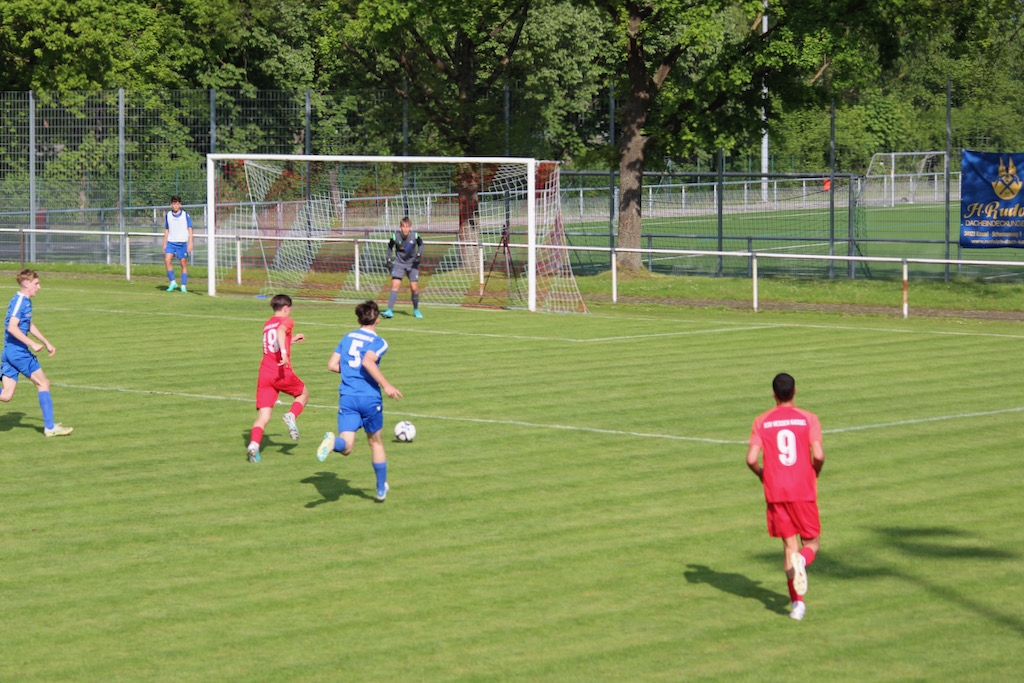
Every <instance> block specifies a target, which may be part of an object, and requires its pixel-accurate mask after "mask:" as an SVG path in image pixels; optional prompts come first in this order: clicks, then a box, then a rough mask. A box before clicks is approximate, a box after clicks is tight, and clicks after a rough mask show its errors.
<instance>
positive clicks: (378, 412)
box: [316, 301, 402, 503]
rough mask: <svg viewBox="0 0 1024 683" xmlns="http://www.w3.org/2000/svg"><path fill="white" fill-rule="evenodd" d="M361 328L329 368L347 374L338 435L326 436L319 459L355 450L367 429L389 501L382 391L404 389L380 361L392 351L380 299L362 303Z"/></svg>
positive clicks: (380, 490) (344, 341) (382, 493)
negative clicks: (381, 327) (380, 329)
mask: <svg viewBox="0 0 1024 683" xmlns="http://www.w3.org/2000/svg"><path fill="white" fill-rule="evenodd" d="M356 317H357V318H358V319H359V325H360V327H359V329H358V330H355V331H353V332H349V333H348V334H346V335H345V336H344V337H342V338H341V342H340V343H339V344H338V346H337V348H335V349H334V353H332V354H331V358H330V360H329V361H327V369H328V370H330V371H331V372H337V373H340V374H341V385H340V386H339V387H338V394H339V396H338V436H337V437H335V436H334V434H332V433H331V432H327V433H326V434H324V438H323V441H321V442H320V447H319V448H317V450H316V458H317V460H319V461H320V462H323V461H324V460H326V459H327V456H328V455H330V454H331V452H332V451H337V452H339V453H341V454H342V455H348V454H349V453H351V452H352V449H353V448H354V447H355V442H356V432H357V431H358V430H359V429H360V428H362V429H363V431H365V432H366V440H367V442H368V443H369V444H370V455H371V457H372V459H373V471H374V474H376V477H377V502H380V503H383V502H384V499H385V498H386V497H387V495H388V462H387V455H386V454H385V453H384V439H383V438H382V437H381V433H382V432H383V431H384V406H383V403H384V401H383V398H382V397H381V392H382V391H383V392H384V393H385V394H387V395H388V396H390V397H391V398H393V399H395V400H396V401H397V400H399V399H401V398H402V392H401V391H399V390H398V388H397V387H395V386H394V385H392V384H391V383H390V382H388V381H387V379H386V378H385V377H384V373H382V372H381V371H380V367H379V365H380V360H381V358H383V357H384V354H385V353H387V350H388V343H387V342H386V341H384V338H383V337H380V336H379V335H378V334H377V323H379V322H380V308H378V306H377V302H376V301H365V302H363V303H361V304H359V305H358V306H356Z"/></svg>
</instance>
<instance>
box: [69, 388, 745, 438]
mask: <svg viewBox="0 0 1024 683" xmlns="http://www.w3.org/2000/svg"><path fill="white" fill-rule="evenodd" d="M50 384H52V385H53V386H57V387H62V388H64V389H82V390H86V391H109V392H116V393H122V394H148V395H151V396H173V397H175V398H194V399H203V400H208V401H237V402H242V403H254V400H253V398H252V397H245V398H242V397H239V396H215V395H212V394H189V393H184V392H177V391H159V390H155V389H127V388H125V387H99V386H94V385H85V384H67V383H64V382H50ZM277 404H278V405H288V404H287V403H285V402H283V401H280V400H279V401H278V402H277ZM306 408H320V409H323V410H335V411H336V410H337V409H338V406H337V405H330V406H328V405H320V404H316V403H307V404H306ZM388 412H389V413H390V414H392V415H398V416H400V417H409V418H423V419H425V420H447V421H449V422H472V423H476V424H497V425H510V426H513V427H528V428H531V429H560V430H565V431H575V432H590V433H594V434H611V435H615V436H634V437H640V438H647V439H668V440H671V441H696V442H700V443H713V444H729V445H734V444H744V443H746V442H745V441H732V440H727V439H711V438H706V437H699V436H681V435H678V434H650V433H645V432H631V431H626V430H618V429H599V428H596V427H580V426H574V425H559V424H544V423H539V422H524V421H522V420H492V419H486V418H476V417H450V416H445V415H426V414H423V413H410V412H406V411H401V410H388Z"/></svg>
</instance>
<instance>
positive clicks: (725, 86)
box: [581, 0, 1020, 269]
mask: <svg viewBox="0 0 1024 683" xmlns="http://www.w3.org/2000/svg"><path fill="white" fill-rule="evenodd" d="M581 1H583V0H581ZM589 2H590V4H592V5H593V6H596V7H598V8H600V9H602V10H603V11H605V12H606V13H607V15H608V16H609V18H610V20H611V21H612V22H613V23H614V25H615V31H616V33H615V35H616V40H617V42H616V48H617V49H618V50H619V51H620V54H621V55H622V59H621V64H620V66H619V68H618V73H619V74H620V77H621V78H622V80H623V81H625V87H624V88H621V89H620V90H618V91H619V92H624V93H625V96H624V102H623V105H622V108H621V112H620V116H621V126H620V130H621V137H620V139H619V154H620V159H619V173H620V209H619V247H620V248H639V246H640V230H641V215H642V213H641V198H642V192H641V189H642V184H643V171H644V168H645V165H646V164H647V162H648V158H649V156H650V154H651V152H652V151H653V150H655V149H661V150H665V151H669V152H674V153H676V154H686V153H687V151H688V150H696V149H700V147H701V146H704V147H705V148H707V147H708V146H710V147H711V148H719V147H721V148H726V149H736V148H742V147H743V146H744V145H747V144H749V143H750V142H751V141H752V140H753V139H755V137H756V136H759V135H760V131H761V128H762V127H763V126H764V123H763V122H762V118H761V117H762V112H764V113H766V114H767V116H768V121H772V120H773V119H775V118H777V116H778V114H779V113H781V112H782V111H783V110H784V109H786V108H787V107H806V106H814V105H815V104H816V103H817V104H818V105H819V106H820V103H822V102H827V101H828V100H830V99H832V98H834V97H837V96H838V97H844V96H846V97H849V96H851V94H852V93H856V92H858V91H860V90H862V89H863V88H866V87H870V86H871V85H872V84H874V83H876V82H877V79H878V78H879V77H880V76H881V75H882V74H884V73H889V72H888V69H889V68H890V67H891V66H892V65H894V64H895V63H896V62H897V60H898V58H899V57H900V56H901V55H905V54H907V53H909V52H912V51H913V50H915V49H916V48H918V47H919V46H920V45H921V44H922V43H923V41H925V40H926V38H927V37H928V36H929V35H931V34H933V33H934V32H935V31H936V30H937V29H938V28H941V27H955V28H954V29H953V30H957V31H960V34H959V35H961V36H971V35H974V34H975V29H976V27H977V26H978V25H979V21H980V20H981V19H983V18H986V17H993V16H999V15H1000V13H999V11H995V12H993V10H992V7H994V6H995V5H999V6H1000V7H1001V9H1003V10H1006V9H1007V8H1009V7H1013V6H1014V4H1015V3H1016V6H1018V11H1017V12H1016V14H1015V16H1019V4H1020V2H1019V0H987V2H986V1H984V0H982V1H981V2H979V3H973V4H970V6H968V3H949V2H946V1H945V0H866V1H865V0H772V2H771V5H770V7H769V18H770V19H772V21H771V22H770V24H769V29H768V31H767V33H765V34H764V35H762V34H761V31H760V14H761V12H762V10H763V9H764V6H765V5H764V0H711V1H709V2H700V1H698V0H589ZM1011 14H1012V13H1011ZM986 21H987V20H986ZM981 23H984V22H983V21H982V22H981ZM765 87H767V91H768V93H770V95H769V97H767V98H764V97H763V96H762V88H765ZM871 110H872V111H873V114H869V121H870V122H869V123H868V124H867V125H868V132H869V133H870V134H871V135H872V136H873V137H874V138H875V139H881V140H884V141H888V144H892V140H895V139H897V138H898V137H899V136H900V135H901V134H903V133H904V132H905V130H901V128H905V123H906V118H905V117H904V116H903V115H902V114H901V112H900V110H899V108H898V107H897V108H895V109H894V108H893V107H886V106H885V105H884V103H881V102H880V103H876V104H875V105H873V106H872V107H871ZM883 113H884V114H885V116H886V117H887V118H888V121H889V123H888V124H886V123H885V122H884V121H882V120H881V119H880V118H879V117H880V116H881V115H882V114H883ZM871 126H874V128H873V129H871ZM619 262H620V264H622V266H623V267H624V268H627V269H639V268H640V267H642V263H641V259H640V255H639V254H638V253H632V254H623V255H622V257H621V258H620V261H619Z"/></svg>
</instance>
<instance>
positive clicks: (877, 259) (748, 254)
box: [0, 228, 1024, 318]
mask: <svg viewBox="0 0 1024 683" xmlns="http://www.w3.org/2000/svg"><path fill="white" fill-rule="evenodd" d="M0 233H15V234H21V235H24V236H26V237H28V238H29V239H32V238H37V237H38V236H39V235H74V236H77V237H83V236H87V237H95V238H106V239H109V238H118V239H122V240H123V241H124V273H125V279H127V280H129V281H131V279H132V246H131V245H132V239H133V238H136V239H141V240H147V241H149V242H151V243H152V242H158V243H160V244H161V245H162V242H163V235H162V234H157V233H152V232H117V231H97V232H93V231H88V232H86V231H82V230H38V229H37V230H31V229H11V228H0ZM195 239H196V243H197V244H199V243H200V242H204V243H205V242H206V235H205V234H201V233H196V235H195ZM217 239H218V240H219V241H224V242H231V241H233V242H234V243H235V250H234V251H235V253H234V264H233V265H234V270H235V276H236V280H237V283H238V284H239V285H241V284H242V244H243V242H250V241H253V240H254V239H259V240H268V241H282V242H283V241H300V242H301V241H308V240H309V238H304V237H269V236H263V237H258V238H254V237H252V236H251V235H219V236H218V238H217ZM316 240H317V241H320V242H338V243H344V242H348V243H352V244H353V245H354V247H355V250H356V252H355V260H354V276H355V278H356V287H357V288H358V283H359V277H360V271H359V263H360V259H359V245H360V244H369V243H386V242H387V240H383V239H377V238H365V237H322V238H316ZM431 244H436V245H441V246H463V247H477V248H479V259H478V263H476V264H475V266H476V269H477V270H478V275H479V281H480V284H481V287H482V286H483V282H484V279H485V272H484V269H485V264H484V258H483V253H484V251H483V248H484V247H495V246H497V245H496V244H495V243H491V242H486V243H483V242H462V241H444V242H442V241H433V240H432V241H431ZM508 246H509V247H510V248H511V249H533V250H536V251H540V250H555V251H565V252H572V251H578V252H600V253H604V254H609V255H610V263H611V296H612V302H613V303H617V302H618V255H619V254H640V255H641V256H643V255H664V256H713V257H731V258H743V259H748V260H749V262H750V268H749V272H750V274H751V287H752V290H751V307H752V308H753V310H754V311H758V310H759V295H758V283H759V279H758V260H759V259H789V260H803V261H825V262H836V261H839V262H847V263H898V264H901V265H902V269H903V283H902V284H903V307H902V313H903V317H904V318H907V317H909V315H910V303H909V266H910V264H919V265H939V266H941V265H948V266H993V267H1000V268H1020V269H1024V261H993V260H983V259H934V258H900V257H884V256H840V255H830V254H793V253H785V254H779V253H773V252H758V251H714V250H699V249H654V248H650V249H642V248H641V249H626V248H614V249H612V248H609V247H582V246H579V247H573V246H556V245H540V244H536V245H524V244H515V243H510V244H509V245H508ZM529 262H530V263H534V264H535V263H536V262H537V261H536V259H531V260H530V261H529ZM161 263H162V262H161ZM218 267H219V268H220V266H218ZM530 279H532V278H530ZM211 282H212V279H211ZM210 293H211V294H215V293H216V289H215V285H212V286H211V287H210ZM530 300H531V304H533V301H534V299H533V297H530ZM530 310H535V305H531V306H530Z"/></svg>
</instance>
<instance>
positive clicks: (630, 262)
mask: <svg viewBox="0 0 1024 683" xmlns="http://www.w3.org/2000/svg"><path fill="white" fill-rule="evenodd" d="M642 23H643V20H642V18H641V16H640V12H639V9H638V8H637V7H635V6H631V9H630V19H629V31H628V36H629V37H628V40H627V47H626V74H627V77H628V78H629V94H628V95H627V96H626V102H625V105H624V106H623V108H622V137H621V138H620V139H619V239H618V243H617V244H618V247H619V248H620V249H639V248H640V246H641V245H640V236H641V231H642V228H643V203H642V199H643V185H644V160H645V159H644V157H645V155H646V154H647V144H648V142H649V141H650V138H648V137H647V136H646V135H644V125H645V124H646V123H647V113H648V111H650V107H651V99H652V97H653V95H654V91H655V85H654V83H653V82H652V80H651V78H650V76H648V74H647V60H646V58H645V55H644V48H643V44H642V41H641V39H640V27H641V25H642ZM618 264H619V267H620V268H622V269H623V270H633V271H636V270H640V269H641V268H642V267H643V259H642V258H641V256H640V254H639V253H637V252H632V253H625V254H620V255H619V257H618Z"/></svg>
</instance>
